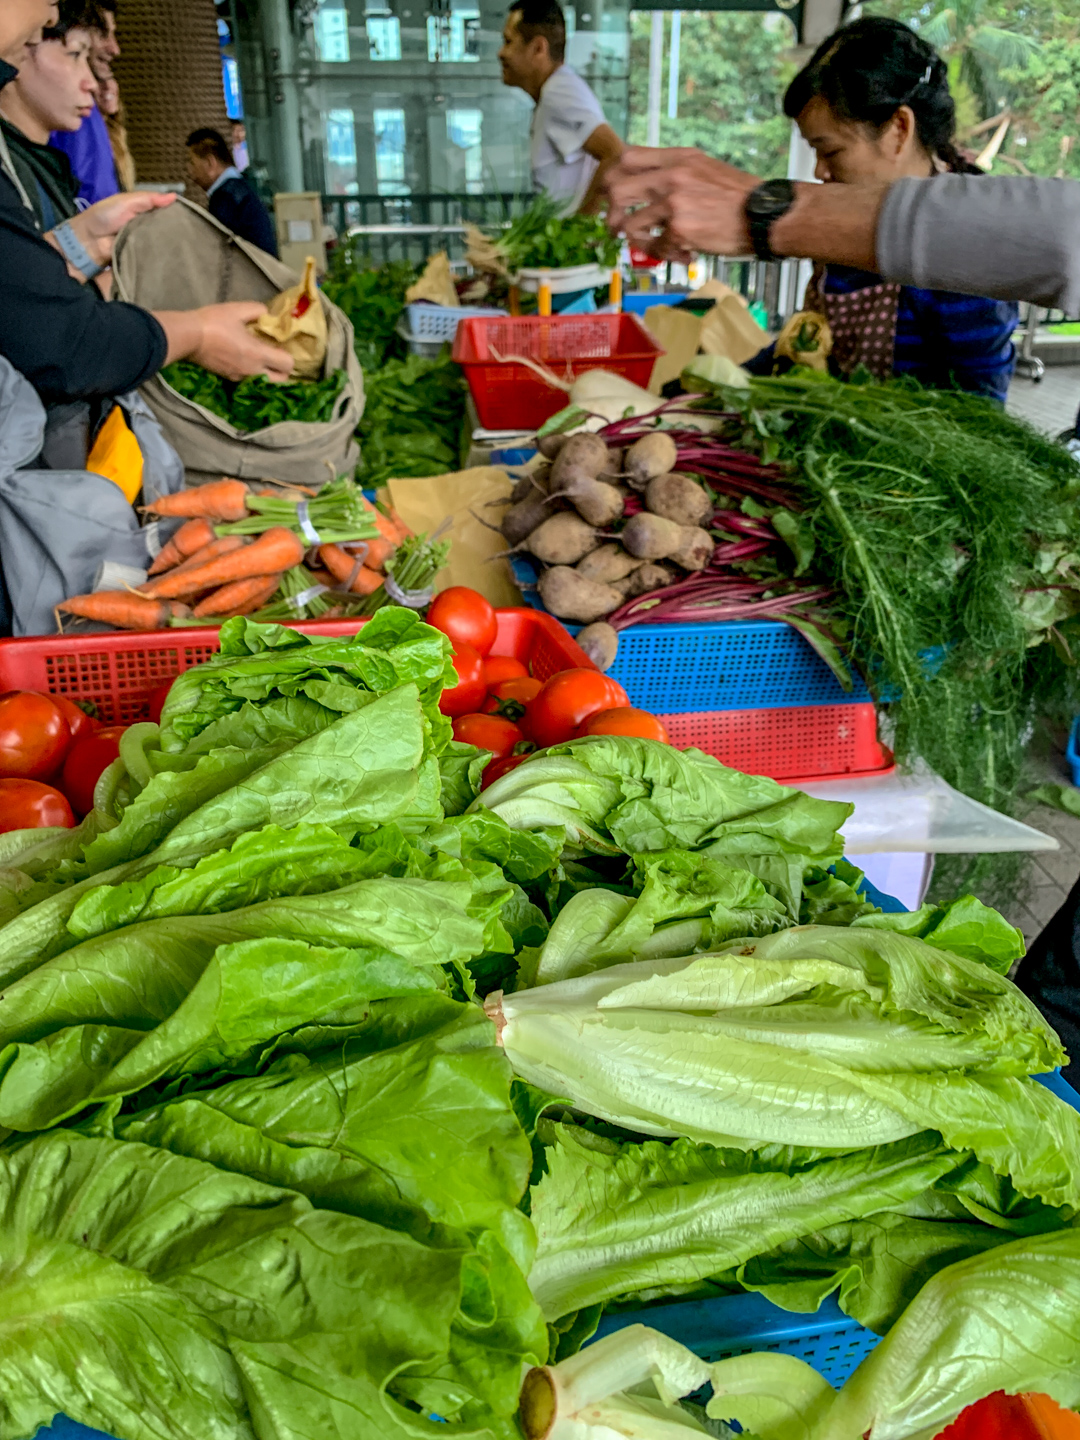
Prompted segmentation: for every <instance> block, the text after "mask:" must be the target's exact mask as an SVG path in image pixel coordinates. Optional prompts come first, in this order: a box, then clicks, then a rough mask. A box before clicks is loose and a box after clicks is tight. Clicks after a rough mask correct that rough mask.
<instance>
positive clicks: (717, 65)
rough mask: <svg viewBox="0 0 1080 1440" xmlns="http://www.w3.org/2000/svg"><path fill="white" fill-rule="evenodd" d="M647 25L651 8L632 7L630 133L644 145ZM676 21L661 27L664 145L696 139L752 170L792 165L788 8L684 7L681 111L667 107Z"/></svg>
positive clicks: (776, 170) (783, 169)
mask: <svg viewBox="0 0 1080 1440" xmlns="http://www.w3.org/2000/svg"><path fill="white" fill-rule="evenodd" d="M649 31H650V17H649V14H648V12H646V11H640V10H639V11H634V12H632V14H631V30H630V117H631V119H630V135H629V138H630V141H631V143H632V144H635V145H643V144H644V143H645V138H646V126H647V124H648V95H649ZM670 39H671V22H670V19H667V20H666V23H665V30H664V76H663V80H664V84H663V108H662V110H661V121H660V143H661V145H695V146H697V147H698V148H699V149H700V150H704V151H705V152H706V154H708V155H715V156H716V157H717V159H720V160H726V161H728V162H729V164H732V165H738V166H740V167H741V168H742V169H744V170H752V171H753V172H754V173H755V174H758V175H764V176H769V177H771V176H777V175H784V174H786V173H787V153H788V140H789V136H790V134H791V122H790V121H789V120H787V119H786V118H785V117H784V113H783V96H784V89H785V87H786V85H787V82H788V80H789V79H790V77H791V74H792V73H793V66H792V65H791V63H790V61H789V60H788V59H786V58H785V57H786V53H787V52H788V50H789V49H790V47H791V45H792V44H793V43H794V31H793V28H792V26H791V23H790V21H789V20H788V19H787V18H786V17H785V16H783V15H780V14H771V15H762V14H754V13H747V12H742V11H722V10H720V11H716V10H686V11H683V17H682V42H681V45H680V58H679V113H678V116H677V117H676V118H675V119H674V120H671V119H669V118H668V114H667V94H668V66H669V64H670V60H671V55H670Z"/></svg>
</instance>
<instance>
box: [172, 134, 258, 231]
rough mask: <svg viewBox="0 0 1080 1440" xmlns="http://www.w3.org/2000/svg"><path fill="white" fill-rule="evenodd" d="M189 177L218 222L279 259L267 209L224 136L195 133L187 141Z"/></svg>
mask: <svg viewBox="0 0 1080 1440" xmlns="http://www.w3.org/2000/svg"><path fill="white" fill-rule="evenodd" d="M187 148H188V174H189V175H190V176H191V178H192V180H194V181H195V183H196V184H197V185H201V186H202V188H203V189H204V190H205V191H206V194H207V198H208V199H209V201H210V214H211V215H213V217H214V219H215V220H219V221H220V222H221V224H222V225H224V226H225V227H226V228H227V229H229V230H231V231H232V232H233V234H234V235H239V236H240V239H241V240H248V241H250V242H251V244H252V245H257V246H258V247H259V249H260V250H265V251H266V253H267V254H268V255H274V256H276V255H277V253H278V249H277V237H276V235H275V234H274V223H273V221H272V220H271V219H270V216H269V215H268V214H267V212H266V207H265V206H264V205H263V203H262V201H261V200H260V199H259V197H258V195H256V193H255V191H254V190H253V189H252V188H251V186H250V185H249V184H248V182H247V181H246V180H245V179H244V177H243V175H241V174H240V171H239V170H238V169H237V168H236V166H235V165H234V164H233V157H232V154H231V153H230V150H229V147H228V145H227V144H226V142H225V137H224V136H223V135H221V134H220V133H219V132H218V131H217V130H193V131H192V133H191V134H190V135H189V136H188V138H187Z"/></svg>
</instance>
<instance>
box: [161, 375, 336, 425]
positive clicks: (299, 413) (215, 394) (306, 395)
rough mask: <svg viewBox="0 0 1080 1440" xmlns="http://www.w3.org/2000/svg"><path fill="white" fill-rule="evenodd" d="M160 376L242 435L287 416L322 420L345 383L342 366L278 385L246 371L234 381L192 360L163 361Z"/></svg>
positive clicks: (328, 415) (311, 421)
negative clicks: (319, 375)
mask: <svg viewBox="0 0 1080 1440" xmlns="http://www.w3.org/2000/svg"><path fill="white" fill-rule="evenodd" d="M161 378H162V379H163V380H164V381H165V383H166V384H167V385H169V386H171V387H172V389H173V390H175V391H176V393H177V394H178V395H182V396H183V397H184V399H185V400H190V401H191V402H192V404H194V405H201V406H203V408H204V409H206V410H209V411H211V413H212V414H214V415H218V416H220V417H221V419H222V420H227V421H228V422H229V424H230V425H234V426H235V427H236V429H237V430H239V431H240V432H241V434H244V435H251V434H253V433H254V432H255V431H256V430H266V429H268V428H269V427H270V426H271V425H280V424H281V423H282V422H283V421H285V420H295V421H300V422H302V423H304V424H309V425H325V424H326V423H327V422H328V421H330V420H332V419H333V417H334V406H335V405H336V404H337V400H338V396H339V395H340V394H341V392H342V390H343V389H344V386H345V378H346V377H345V371H344V370H335V371H334V372H333V373H332V374H330V375H326V376H324V377H323V379H322V380H291V381H289V382H287V383H286V384H284V385H279V384H277V383H275V382H274V381H273V380H268V379H267V377H266V376H265V375H249V376H248V377H247V379H246V380H241V381H239V383H235V384H234V383H233V382H232V381H230V380H223V379H222V377H221V376H220V375H215V374H213V372H212V371H210V370H204V369H203V367H202V366H201V365H195V364H193V363H192V362H191V361H190V360H177V361H175V362H174V363H173V364H172V365H167V366H166V367H165V369H164V370H162V372H161Z"/></svg>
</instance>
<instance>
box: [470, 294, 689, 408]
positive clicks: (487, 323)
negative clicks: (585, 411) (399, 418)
mask: <svg viewBox="0 0 1080 1440" xmlns="http://www.w3.org/2000/svg"><path fill="white" fill-rule="evenodd" d="M663 353H664V352H663V350H661V348H660V347H659V346H658V345H657V343H656V341H655V340H654V339H653V338H652V336H651V335H650V334H649V332H648V331H647V330H646V329H645V327H644V325H642V323H641V321H640V320H639V319H638V318H637V316H636V315H550V316H543V317H541V316H539V315H516V316H490V315H489V316H484V317H475V316H474V317H473V318H472V319H469V320H462V322H461V324H460V325H459V326H458V329H457V335H456V337H455V339H454V359H455V360H456V361H457V363H458V364H459V365H460V366H461V368H462V369H463V370H464V372H465V378H466V380H467V381H468V382H469V389H470V390H471V391H472V397H473V401H474V402H475V405H476V413H477V415H478V416H479V417H480V424H481V425H482V426H484V428H485V429H487V430H521V431H525V430H535V429H536V428H537V426H539V425H542V424H543V423H544V421H545V420H549V419H550V418H551V416H552V415H554V414H555V413H556V411H558V410H562V409H563V408H564V407H565V406H566V404H567V398H566V392H565V391H564V390H560V389H558V388H557V387H556V386H553V385H546V384H545V383H544V381H543V380H542V379H541V377H540V376H539V375H538V374H537V373H536V371H535V370H531V369H530V368H529V366H527V365H521V364H517V363H515V362H514V361H513V360H510V359H500V358H499V357H500V356H504V357H506V356H524V357H525V359H527V360H532V361H535V362H536V364H538V365H541V366H543V367H545V368H546V369H548V370H550V371H551V372H552V374H553V375H554V376H556V377H557V378H558V379H559V380H567V381H571V380H574V379H575V378H576V377H577V376H578V375H580V374H582V373H583V372H584V371H586V370H612V371H614V372H615V374H616V375H622V376H624V377H625V378H626V379H627V380H630V381H632V382H633V383H634V384H635V385H641V386H646V385H648V383H649V380H650V378H651V376H652V371H653V366H654V365H655V363H656V359H657V356H659V355H662V354H663Z"/></svg>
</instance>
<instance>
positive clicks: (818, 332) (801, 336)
mask: <svg viewBox="0 0 1080 1440" xmlns="http://www.w3.org/2000/svg"><path fill="white" fill-rule="evenodd" d="M831 353H832V331H831V330H830V329H829V322H828V321H827V320H826V319H825V316H824V315H821V314H819V313H818V312H817V311H816V310H800V311H799V313H798V314H797V315H792V317H791V319H790V320H789V321H788V322H787V324H786V325H785V326H784V328H783V329H782V330H781V331H780V334H779V335H778V336H777V337H776V349H775V350H774V351H773V354H774V355H775V356H776V358H777V359H778V360H779V359H780V358H781V357H783V358H784V359H787V360H791V361H792V362H793V363H794V364H796V365H806V366H808V367H809V368H810V369H811V370H828V368H829V356H830V354H831Z"/></svg>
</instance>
